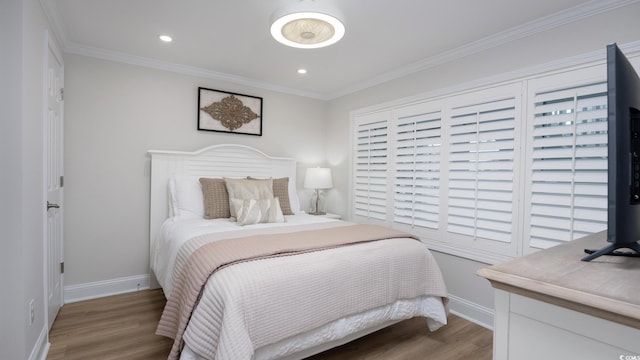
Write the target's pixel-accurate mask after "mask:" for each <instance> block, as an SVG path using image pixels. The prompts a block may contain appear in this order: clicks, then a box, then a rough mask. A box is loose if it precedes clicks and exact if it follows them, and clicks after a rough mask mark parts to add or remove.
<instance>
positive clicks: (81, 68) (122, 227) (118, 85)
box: [64, 54, 326, 287]
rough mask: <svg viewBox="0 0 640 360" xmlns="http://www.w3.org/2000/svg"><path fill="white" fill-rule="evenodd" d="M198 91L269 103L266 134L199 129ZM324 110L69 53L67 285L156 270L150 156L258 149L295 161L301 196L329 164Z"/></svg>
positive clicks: (307, 102) (317, 104)
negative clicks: (307, 172)
mask: <svg viewBox="0 0 640 360" xmlns="http://www.w3.org/2000/svg"><path fill="white" fill-rule="evenodd" d="M199 86H201V87H206V88H212V89H219V90H224V91H230V92H237V93H241V94H247V95H253V96H259V97H262V98H263V124H262V125H263V135H262V136H261V137H257V136H249V135H238V134H224V133H215V132H203V131H197V130H196V119H197V113H196V109H197V89H198V87H199ZM325 108H326V105H325V103H324V102H322V101H318V100H312V99H308V98H304V97H297V96H292V95H285V94H281V93H276V92H271V91H267V90H262V89H254V88H248V87H246V86H239V85H235V84H229V83H222V82H220V81H215V80H211V79H202V78H195V77H191V76H187V75H181V74H178V73H173V72H167V71H160V70H155V69H149V68H144V67H139V66H134V65H127V64H123V63H116V62H111V61H106V60H99V59H95V58H90V57H85V56H80V55H71V54H67V55H65V206H66V213H65V225H64V228H65V270H66V274H65V282H66V284H65V285H66V286H68V287H69V286H71V287H73V286H82V285H83V284H90V283H96V282H101V281H107V280H111V279H119V278H125V277H130V276H138V275H144V274H147V273H148V271H149V270H148V266H149V265H148V262H149V252H148V247H149V174H150V158H149V156H148V155H147V154H146V152H147V151H148V150H150V149H155V150H158V149H170V150H171V149H173V150H184V151H192V150H197V149H200V148H202V147H205V146H209V145H213V144H219V143H237V144H244V145H249V146H253V147H256V148H258V149H260V150H262V151H263V152H265V153H267V154H270V155H274V156H285V157H293V158H296V159H297V160H298V187H299V189H302V186H301V184H302V181H303V175H304V169H305V168H306V167H307V166H315V165H322V164H323V162H324V159H325V141H326V139H325V138H324V134H325V128H326V124H325V118H326V114H325ZM302 195H303V198H302V199H301V201H302V204H303V206H305V204H306V203H307V201H306V197H305V196H306V193H305V192H302Z"/></svg>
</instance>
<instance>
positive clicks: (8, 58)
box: [0, 0, 25, 359]
mask: <svg viewBox="0 0 640 360" xmlns="http://www.w3.org/2000/svg"><path fill="white" fill-rule="evenodd" d="M21 5H22V4H21V1H19V0H11V1H3V2H0V48H2V53H3V54H2V56H0V79H3V83H4V84H3V86H2V87H0V109H2V115H1V116H2V120H1V121H0V169H2V170H0V171H1V172H0V204H3V206H2V207H0V228H1V229H2V235H0V236H1V239H2V240H1V241H0V243H1V244H2V251H0V274H1V275H0V279H1V282H0V288H1V289H2V296H0V324H2V326H0V358H3V359H20V358H24V353H25V350H24V346H25V337H24V336H16V337H12V336H11V334H12V333H13V332H14V331H15V332H16V333H18V334H23V333H24V331H25V324H24V321H23V317H22V316H21V314H22V313H21V311H20V310H21V309H22V308H23V303H24V290H23V287H22V281H21V276H10V275H9V274H15V273H18V274H22V272H23V270H22V265H21V264H22V263H23V262H22V253H23V249H22V241H21V239H22V202H21V199H22V196H21V193H22V181H21V180H22V166H21V161H20V160H21V159H20V158H21V154H22V151H21V148H22V141H21V138H22V126H21V118H22V109H21V101H22V91H21V89H22V81H21V75H22V41H21V40H22V37H21V34H22V6H21ZM16 269H19V271H16Z"/></svg>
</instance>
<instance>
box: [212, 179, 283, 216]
mask: <svg viewBox="0 0 640 360" xmlns="http://www.w3.org/2000/svg"><path fill="white" fill-rule="evenodd" d="M224 182H225V185H226V187H227V193H228V194H229V199H254V200H258V199H272V198H273V181H272V180H271V179H264V180H247V179H230V178H224ZM229 210H230V212H231V217H235V218H237V216H236V212H235V209H234V208H233V206H230V209H229Z"/></svg>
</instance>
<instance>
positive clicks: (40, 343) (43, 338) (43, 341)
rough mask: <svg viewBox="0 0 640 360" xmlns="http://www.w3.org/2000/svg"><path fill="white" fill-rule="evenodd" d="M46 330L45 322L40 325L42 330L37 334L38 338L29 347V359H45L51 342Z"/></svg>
mask: <svg viewBox="0 0 640 360" xmlns="http://www.w3.org/2000/svg"><path fill="white" fill-rule="evenodd" d="M48 335H49V333H48V331H47V324H44V325H43V326H42V331H40V335H39V336H38V340H36V343H35V345H34V347H33V349H31V355H29V360H47V354H49V347H50V346H51V344H50V343H49V340H48V339H47V338H48Z"/></svg>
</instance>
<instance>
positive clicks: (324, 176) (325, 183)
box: [304, 167, 333, 189]
mask: <svg viewBox="0 0 640 360" xmlns="http://www.w3.org/2000/svg"><path fill="white" fill-rule="evenodd" d="M304 187H305V188H307V189H330V188H332V187H333V181H332V180H331V169H329V168H321V167H316V168H308V169H307V172H306V174H305V176H304Z"/></svg>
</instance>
